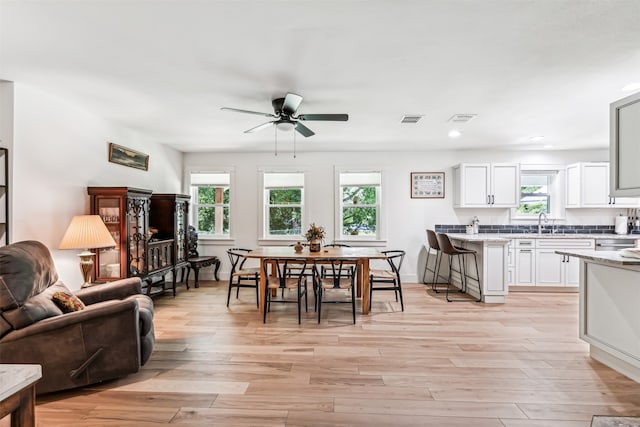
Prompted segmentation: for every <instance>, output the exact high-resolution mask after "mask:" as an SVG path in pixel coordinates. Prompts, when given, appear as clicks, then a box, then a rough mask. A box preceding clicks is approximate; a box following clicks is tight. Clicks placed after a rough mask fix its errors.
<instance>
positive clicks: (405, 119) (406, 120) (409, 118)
mask: <svg viewBox="0 0 640 427" xmlns="http://www.w3.org/2000/svg"><path fill="white" fill-rule="evenodd" d="M422 117H424V116H423V115H417V114H414V115H406V116H403V117H402V120H400V123H418V121H419V120H420V119H421V118H422Z"/></svg>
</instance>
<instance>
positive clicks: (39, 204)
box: [3, 84, 182, 289]
mask: <svg viewBox="0 0 640 427" xmlns="http://www.w3.org/2000/svg"><path fill="white" fill-rule="evenodd" d="M14 98H15V100H14V111H13V114H14V143H13V155H12V157H13V177H12V183H11V185H12V202H13V219H14V221H13V222H14V224H13V226H12V231H13V234H12V236H11V241H12V242H17V241H21V240H31V239H33V240H39V241H41V242H43V243H44V244H45V245H46V246H47V247H48V248H49V249H50V250H51V251H52V254H53V257H54V259H55V262H56V266H57V268H58V273H59V275H60V278H61V280H62V281H64V282H65V283H66V284H67V286H69V287H70V288H71V289H76V288H78V287H79V285H80V283H82V278H81V274H80V269H79V260H78V257H77V254H76V253H75V251H61V250H57V247H58V245H59V243H60V240H61V239H62V236H63V234H64V232H65V230H66V228H67V226H68V225H69V221H70V220H71V218H72V217H73V216H74V215H80V214H87V213H89V197H88V195H87V190H86V188H87V186H129V187H138V188H147V189H150V190H153V191H157V192H166V193H177V192H180V189H181V179H182V154H181V153H180V152H178V151H176V150H174V149H170V148H166V147H164V146H162V145H159V144H156V143H153V142H151V141H149V140H148V139H145V138H144V137H143V136H142V135H140V134H139V133H136V132H133V131H131V130H127V129H123V128H121V127H118V126H115V125H113V124H111V123H109V122H108V121H106V120H104V119H102V118H99V117H96V116H95V115H93V114H91V113H89V112H87V111H85V110H83V109H82V108H80V107H79V106H77V105H71V104H69V103H67V102H66V101H65V100H63V99H60V98H56V97H53V96H50V95H48V94H46V93H43V92H41V91H39V90H38V89H36V88H33V87H28V86H25V85H21V84H16V85H15V87H14ZM3 114H4V113H3ZM108 142H115V143H117V144H120V145H123V146H126V147H130V148H132V149H135V150H138V151H142V152H144V153H147V154H149V155H150V161H149V171H147V172H145V171H141V170H137V169H133V168H128V167H125V166H121V165H117V164H114V163H109V162H108Z"/></svg>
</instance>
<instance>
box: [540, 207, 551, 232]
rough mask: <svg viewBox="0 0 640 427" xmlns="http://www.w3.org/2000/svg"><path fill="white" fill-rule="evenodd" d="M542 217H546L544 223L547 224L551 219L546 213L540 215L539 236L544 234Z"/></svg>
mask: <svg viewBox="0 0 640 427" xmlns="http://www.w3.org/2000/svg"><path fill="white" fill-rule="evenodd" d="M542 217H544V223H545V224H547V223H548V222H549V218H547V214H546V213H544V212H540V215H538V234H542V227H543V225H542Z"/></svg>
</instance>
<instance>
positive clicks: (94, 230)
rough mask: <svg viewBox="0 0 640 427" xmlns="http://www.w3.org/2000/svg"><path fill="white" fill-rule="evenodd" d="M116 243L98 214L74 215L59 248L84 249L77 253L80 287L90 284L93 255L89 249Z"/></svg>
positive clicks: (111, 245) (110, 245)
mask: <svg viewBox="0 0 640 427" xmlns="http://www.w3.org/2000/svg"><path fill="white" fill-rule="evenodd" d="M115 245H116V242H115V240H113V237H111V233H109V230H108V229H107V226H106V225H104V222H102V218H100V215H77V216H74V217H73V219H72V220H71V223H70V224H69V227H68V228H67V232H66V233H65V234H64V237H63V238H62V241H61V242H60V246H59V249H84V251H83V252H81V253H79V254H78V256H79V257H80V271H82V277H83V279H84V283H83V284H82V287H83V288H85V287H87V286H91V283H90V282H91V272H92V271H93V256H94V255H95V254H94V253H93V252H91V251H90V250H89V249H90V248H91V249H93V248H108V247H113V246H115Z"/></svg>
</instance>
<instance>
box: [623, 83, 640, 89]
mask: <svg viewBox="0 0 640 427" xmlns="http://www.w3.org/2000/svg"><path fill="white" fill-rule="evenodd" d="M636 89H640V83H638V82H635V83H629V84H628V85H626V86H625V87H623V88H622V90H625V91H627V90H636Z"/></svg>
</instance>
